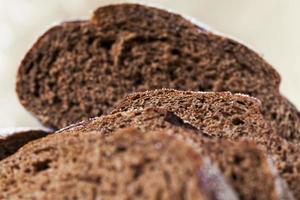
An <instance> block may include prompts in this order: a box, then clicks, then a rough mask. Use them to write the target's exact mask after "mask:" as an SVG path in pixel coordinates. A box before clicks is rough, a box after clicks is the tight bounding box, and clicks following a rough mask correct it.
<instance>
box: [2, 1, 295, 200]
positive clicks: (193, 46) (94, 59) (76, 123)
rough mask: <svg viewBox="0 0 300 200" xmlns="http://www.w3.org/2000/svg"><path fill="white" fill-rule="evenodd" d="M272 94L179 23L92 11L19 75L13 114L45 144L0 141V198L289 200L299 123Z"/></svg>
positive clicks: (243, 62) (156, 14) (215, 38)
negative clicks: (23, 117) (33, 123)
mask: <svg viewBox="0 0 300 200" xmlns="http://www.w3.org/2000/svg"><path fill="white" fill-rule="evenodd" d="M279 84H280V76H279V74H278V73H277V72H276V70H275V69H273V68H272V66H270V65H269V64H268V63H267V62H266V61H265V60H263V58H261V57H260V56H259V55H258V54H257V53H255V52H254V51H253V50H251V49H249V48H248V47H246V46H244V45H242V44H240V43H238V42H236V41H234V40H232V39H229V38H226V37H223V36H219V35H216V34H214V33H212V32H210V31H208V30H205V29H204V28H202V27H199V26H198V25H196V24H193V23H192V22H190V21H189V20H187V19H185V18H183V17H181V16H180V15H177V14H174V13H171V12H168V11H165V10H162V9H158V8H153V7H148V6H144V5H137V4H118V5H109V6H105V7H100V8H98V9H97V10H96V11H95V12H94V14H93V17H92V18H91V20H83V21H71V22H64V23H62V24H60V25H57V26H54V27H53V28H51V29H50V30H48V31H47V32H46V33H45V34H43V35H42V36H41V37H40V38H39V39H38V40H37V42H36V43H35V44H34V45H33V47H32V48H31V49H30V50H29V52H28V53H27V54H26V55H25V57H24V59H23V61H22V62H21V65H20V67H19V71H18V75H17V93H18V96H19V99H20V102H21V103H22V104H23V106H24V107H25V108H26V109H27V110H28V111H30V112H31V113H32V114H33V115H35V116H36V117H37V118H38V119H39V120H40V121H41V122H42V124H43V125H45V126H46V127H48V128H52V129H53V130H54V131H56V132H55V133H54V134H51V135H47V133H44V132H43V133H41V134H38V137H36V135H35V134H34V133H28V134H23V133H22V134H21V135H20V136H18V137H17V139H13V140H12V139H10V138H11V137H6V138H3V139H2V140H0V150H1V148H2V149H8V150H9V151H7V152H4V154H3V153H2V154H3V155H4V156H2V154H1V152H0V199H207V200H208V199H233V200H234V199H274V200H275V199H276V200H278V199H294V198H296V199H300V184H299V183H300V157H299V155H300V145H299V144H300V116H299V112H298V111H297V109H296V108H295V107H294V106H293V105H292V104H291V103H290V102H289V101H288V100H287V99H286V98H285V97H283V96H282V95H281V94H280V93H279ZM237 93H239V94H237ZM45 135H47V136H46V137H43V138H40V137H42V136H45ZM20 147H21V148H20ZM19 148H20V149H19ZM1 159H2V160H1Z"/></svg>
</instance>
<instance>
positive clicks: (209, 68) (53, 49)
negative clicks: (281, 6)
mask: <svg viewBox="0 0 300 200" xmlns="http://www.w3.org/2000/svg"><path fill="white" fill-rule="evenodd" d="M279 84H280V76H279V75H278V73H277V72H276V71H275V70H274V69H273V68H272V67H271V66H270V65H269V64H268V63H267V62H266V61H265V60H263V59H262V58H261V57H260V56H259V55H258V54H257V53H255V52H253V51H252V50H250V49H249V48H247V47H245V46H244V45H242V44H240V43H238V42H236V41H234V40H232V39H228V38H226V37H223V36H218V35H216V34H213V33H211V32H209V31H206V30H204V29H203V28H201V27H198V26H197V25H195V24H193V23H191V22H190V21H189V20H187V19H185V18H183V17H181V16H180V15H177V14H174V13H169V12H167V11H164V10H161V9H157V8H152V7H147V6H143V5H136V4H119V5H109V6H104V7H100V8H98V9H97V10H96V11H95V12H94V14H93V17H92V19H91V20H83V21H74V22H66V23H62V24H60V25H57V26H54V27H53V28H51V29H50V30H48V31H47V32H46V33H45V34H44V35H43V36H42V37H40V38H39V39H38V40H37V42H36V43H35V44H34V45H33V47H32V48H31V49H30V50H29V52H28V53H27V54H26V55H25V57H24V59H23V61H22V63H21V65H20V68H19V71H18V76H17V92H18V96H19V99H20V102H21V103H22V104H23V105H24V107H25V108H26V109H27V110H29V111H30V112H32V113H33V114H34V115H35V116H36V117H37V118H38V119H39V120H40V121H41V122H42V123H43V124H44V125H46V126H49V127H53V128H63V127H65V126H67V125H70V124H72V123H74V122H78V121H81V120H85V119H88V118H90V117H95V116H100V115H102V114H104V113H108V112H109V110H110V108H111V107H112V106H113V105H114V103H116V102H117V101H118V100H119V99H121V98H122V97H124V96H125V95H127V94H129V93H130V92H134V91H145V90H150V89H159V88H164V87H165V88H174V89H181V90H194V91H199V90H200V91H232V92H238V93H245V94H249V95H252V96H255V97H257V98H259V99H260V100H261V101H262V109H263V114H264V117H265V119H267V120H268V121H269V122H270V123H272V127H274V129H275V130H276V132H277V133H278V134H279V135H281V136H283V137H284V138H286V139H288V140H290V141H294V142H296V143H298V142H299V138H300V119H299V114H298V113H297V110H296V108H295V107H294V106H292V105H291V103H289V102H288V100H286V99H285V98H284V97H282V96H281V95H280V93H279Z"/></svg>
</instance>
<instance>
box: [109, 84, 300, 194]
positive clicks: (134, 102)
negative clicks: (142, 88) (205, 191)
mask: <svg viewBox="0 0 300 200" xmlns="http://www.w3.org/2000/svg"><path fill="white" fill-rule="evenodd" d="M147 107H159V108H163V109H166V110H169V111H172V112H174V113H175V114H177V115H178V116H179V117H180V118H182V119H183V120H187V121H189V122H190V123H191V124H192V125H193V126H195V127H197V128H198V129H199V130H201V131H202V132H204V133H206V134H208V135H211V136H212V137H220V138H226V139H230V140H232V141H236V140H243V139H247V140H249V139H250V140H252V141H254V142H255V143H256V144H257V145H258V146H259V147H260V148H261V149H262V150H263V151H265V152H268V153H269V154H271V157H272V159H273V160H274V163H275V166H276V167H277V168H278V170H279V173H280V175H282V177H283V178H285V180H286V181H287V183H288V185H289V187H290V188H291V190H292V191H293V193H294V195H295V196H296V197H297V198H300V184H299V182H300V157H299V155H300V148H299V146H297V145H295V144H293V143H289V142H287V141H286V140H285V139H282V138H281V137H280V136H278V135H277V134H275V133H274V132H273V131H272V129H271V127H270V125H269V123H268V122H267V121H266V120H265V119H264V117H263V116H262V114H261V112H260V102H259V101H258V100H257V99H254V98H251V97H249V96H246V95H239V94H231V93H230V92H220V93H214V92H191V91H190V92H188V91H177V90H170V89H163V90H154V91H148V92H140V93H135V94H131V95H129V96H128V97H126V98H125V99H124V100H123V101H121V102H120V103H119V105H117V106H116V109H115V110H114V111H113V113H114V112H119V111H127V110H133V109H140V108H147Z"/></svg>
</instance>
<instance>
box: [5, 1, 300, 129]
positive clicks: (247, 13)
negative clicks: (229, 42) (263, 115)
mask: <svg viewBox="0 0 300 200" xmlns="http://www.w3.org/2000/svg"><path fill="white" fill-rule="evenodd" d="M118 2H125V1H112V0H102V1H101V0H98V1H97V0H51V1H41V0H9V1H8V0H0V128H6V127H18V126H40V125H39V123H38V122H37V121H36V120H35V119H34V118H33V117H31V115H30V114H29V113H28V112H26V111H25V109H24V108H23V107H22V106H21V105H20V104H19V102H18V99H17V96H16V94H15V76H16V72H17V69H18V65H19V63H20V61H21V59H22V58H23V56H24V55H25V53H26V51H27V50H28V48H29V47H30V46H31V45H32V43H33V42H34V41H35V39H36V38H37V37H38V36H39V35H40V34H41V33H43V32H44V31H46V30H47V28H48V27H50V26H51V25H53V24H55V23H58V22H61V21H63V20H70V19H76V18H87V17H89V16H90V14H91V12H92V10H94V9H95V8H97V6H100V5H104V4H109V3H118ZM127 2H128V1H127ZM131 2H132V1H131ZM135 2H140V3H148V4H149V3H150V4H154V5H158V6H160V7H163V8H167V9H170V10H173V11H176V12H178V13H180V14H182V15H187V16H190V17H193V18H195V19H197V20H199V21H201V22H203V23H205V24H207V25H208V26H209V27H211V28H212V29H214V30H216V31H218V32H222V33H224V34H227V35H230V36H231V37H233V38H238V39H239V40H240V41H244V42H245V43H246V44H248V45H249V46H250V47H253V48H254V49H255V50H256V51H257V52H259V53H260V54H261V55H263V57H264V58H265V59H266V60H267V61H268V62H269V63H271V64H272V65H273V66H274V67H275V68H276V69H277V70H278V71H279V72H280V74H281V76H282V84H281V91H282V93H283V94H284V95H286V96H287V97H288V98H289V99H290V100H291V101H292V102H293V103H294V104H295V105H296V106H297V107H298V108H300V91H298V89H300V12H299V9H300V1H299V0H288V1H283V0H263V1H261V0H251V1H249V0H226V1H220V0H164V1H161V0H152V1H135Z"/></svg>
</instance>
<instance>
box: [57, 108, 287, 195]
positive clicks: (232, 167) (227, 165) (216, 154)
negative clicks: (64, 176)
mask: <svg viewBox="0 0 300 200" xmlns="http://www.w3.org/2000/svg"><path fill="white" fill-rule="evenodd" d="M124 127H135V128H137V129H139V130H142V131H143V132H145V133H147V132H149V131H157V130H164V132H165V133H166V134H169V135H173V136H176V137H177V138H179V139H181V140H184V141H186V142H187V143H189V144H192V145H193V146H194V148H196V149H198V150H199V152H200V153H201V155H205V156H206V157H209V158H211V160H212V162H213V163H214V164H215V165H217V166H218V167H220V168H221V172H222V173H224V175H225V177H226V178H227V180H228V182H229V183H230V185H231V186H232V187H233V188H234V189H235V190H236V192H237V194H238V197H239V198H240V199H281V198H280V196H287V197H291V198H285V199H292V195H291V194H290V192H289V189H287V188H286V187H285V188H284V189H282V188H283V186H281V185H277V182H278V181H281V182H283V183H284V181H282V180H281V178H280V177H279V175H278V174H277V173H276V172H274V171H273V169H272V167H271V166H269V162H268V160H267V158H266V155H265V152H263V151H261V150H259V149H258V148H257V146H256V145H255V144H254V143H252V142H249V141H242V142H237V143H236V142H230V141H228V140H225V141H224V140H220V139H218V138H213V137H210V136H208V135H207V134H204V133H202V132H201V131H200V132H199V131H198V130H197V129H196V128H195V127H192V126H191V125H190V124H189V123H187V122H184V121H183V120H182V119H181V118H179V117H178V116H176V115H175V114H173V113H172V112H169V111H167V110H165V109H159V108H146V109H135V110H133V111H127V112H117V113H114V114H111V115H106V116H102V117H97V118H94V119H90V120H88V121H85V122H82V123H79V124H77V125H76V124H75V125H72V126H70V127H68V128H66V129H63V130H61V131H59V132H57V134H66V133H68V132H78V131H80V132H83V134H84V132H86V131H97V132H98V133H99V134H101V135H112V134H114V133H115V131H116V130H118V129H120V128H124ZM166 130H167V131H166ZM277 178H278V179H277ZM277 180H278V181H277ZM276 181H277V182H276ZM261 182H263V183H264V184H258V183H261ZM283 185H284V184H283ZM281 191H283V193H282V192H281Z"/></svg>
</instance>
